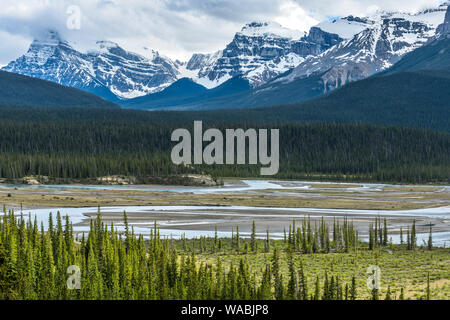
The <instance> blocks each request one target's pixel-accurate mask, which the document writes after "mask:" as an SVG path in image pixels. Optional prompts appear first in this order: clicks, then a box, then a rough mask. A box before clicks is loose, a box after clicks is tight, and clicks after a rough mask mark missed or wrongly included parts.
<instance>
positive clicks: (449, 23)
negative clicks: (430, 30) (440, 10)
mask: <svg viewBox="0 0 450 320" xmlns="http://www.w3.org/2000/svg"><path fill="white" fill-rule="evenodd" d="M444 37H447V38H448V37H450V5H449V6H448V8H447V13H446V14H445V20H444V23H442V24H440V25H439V26H438V27H437V30H436V38H444Z"/></svg>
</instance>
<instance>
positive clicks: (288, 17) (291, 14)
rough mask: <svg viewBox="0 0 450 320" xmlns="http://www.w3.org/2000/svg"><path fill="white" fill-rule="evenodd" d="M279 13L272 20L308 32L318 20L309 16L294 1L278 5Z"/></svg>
mask: <svg viewBox="0 0 450 320" xmlns="http://www.w3.org/2000/svg"><path fill="white" fill-rule="evenodd" d="M280 11H281V15H280V16H278V17H276V18H275V19H274V20H275V21H276V22H278V23H279V24H281V25H282V26H283V27H286V28H289V29H293V30H300V31H304V32H308V31H309V29H310V28H311V27H312V26H314V25H316V24H318V23H319V22H320V21H318V20H316V19H314V18H313V17H311V16H309V15H308V14H307V13H306V11H305V10H304V9H303V8H302V7H300V6H299V5H298V4H296V3H295V2H294V1H287V2H286V3H284V4H282V5H281V7H280Z"/></svg>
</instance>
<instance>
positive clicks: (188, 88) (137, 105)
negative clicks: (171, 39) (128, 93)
mask: <svg viewBox="0 0 450 320" xmlns="http://www.w3.org/2000/svg"><path fill="white" fill-rule="evenodd" d="M250 89H251V86H250V84H249V82H248V80H246V79H242V78H240V77H236V78H232V79H230V80H228V81H226V82H224V83H223V84H221V85H220V86H218V87H216V88H213V89H209V90H208V89H206V88H205V87H202V86H200V85H199V84H197V83H195V82H194V81H193V80H191V79H187V78H183V79H180V80H178V81H177V82H175V83H174V84H172V85H171V86H169V87H168V88H166V89H165V90H163V91H161V92H158V93H155V94H150V95H147V96H144V97H139V98H135V99H130V100H125V101H122V102H121V103H120V104H121V106H122V107H124V108H132V109H146V110H153V109H161V108H164V109H178V108H179V106H183V108H184V106H187V105H191V104H199V103H208V101H211V100H214V99H219V98H220V97H224V96H225V97H227V98H226V99H228V98H229V96H232V95H236V94H239V93H241V92H247V91H249V90H250Z"/></svg>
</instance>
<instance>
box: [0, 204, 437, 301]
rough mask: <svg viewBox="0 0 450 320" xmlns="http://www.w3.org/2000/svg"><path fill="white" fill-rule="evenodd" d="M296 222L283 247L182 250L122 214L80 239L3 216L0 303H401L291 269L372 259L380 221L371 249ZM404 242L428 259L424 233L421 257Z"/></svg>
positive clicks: (347, 228) (187, 246) (348, 230)
mask: <svg viewBox="0 0 450 320" xmlns="http://www.w3.org/2000/svg"><path fill="white" fill-rule="evenodd" d="M99 210H100V209H99ZM63 220H65V221H63ZM54 221H56V222H55V223H54ZM297 223H298V224H297V226H296V225H295V221H294V222H293V224H292V225H291V226H290V228H289V232H288V234H285V238H284V240H277V241H274V240H272V239H271V238H270V234H269V231H267V237H266V239H257V238H256V232H255V230H256V227H255V224H253V231H252V233H251V235H250V237H249V238H247V239H243V238H241V236H240V235H239V229H237V230H236V233H235V234H234V235H233V237H232V239H221V238H218V237H217V234H216V236H215V237H211V238H204V237H201V238H200V239H194V240H189V241H188V240H186V239H181V240H172V239H167V238H166V239H162V238H161V237H160V235H159V231H158V229H157V228H156V225H155V228H154V229H151V230H150V234H149V239H148V240H144V237H143V236H142V235H139V237H136V235H135V234H134V231H133V228H132V227H129V225H128V218H127V215H126V213H124V233H118V232H117V230H116V229H115V228H114V226H106V225H105V224H104V223H103V222H102V220H101V213H100V211H99V214H98V215H97V218H96V219H95V220H91V225H90V231H89V232H88V234H87V236H85V234H84V233H83V234H82V236H79V235H75V234H74V232H73V227H72V225H71V223H70V221H69V220H68V218H65V219H64V218H63V217H61V215H60V214H59V213H58V214H57V216H56V220H53V218H52V216H51V215H50V217H49V228H48V232H44V231H43V227H42V226H41V227H40V226H38V225H37V223H36V220H35V221H34V222H33V221H32V219H31V217H30V219H27V220H26V219H24V218H23V217H20V218H17V216H14V213H13V212H12V211H10V212H9V213H6V212H5V214H4V215H3V217H2V219H1V223H0V299H40V300H42V299H44V300H45V299H127V300H129V299H133V300H134V299H151V300H154V299H164V300H168V299H190V300H195V299H220V300H236V299H245V300H249V299H262V300H270V299H278V300H284V299H289V300H296V299H298V300H355V299H361V298H366V299H367V298H368V297H367V295H362V293H363V292H365V293H366V294H367V293H369V297H370V298H371V299H374V300H378V299H386V300H390V299H394V298H397V299H404V291H403V288H402V289H401V292H400V293H398V292H397V295H396V296H394V295H393V293H391V291H390V285H388V287H387V290H386V291H385V292H386V293H385V295H384V296H381V294H380V292H381V291H380V288H379V287H376V286H374V287H373V288H372V290H371V291H369V292H368V289H367V288H364V287H361V284H360V281H359V280H358V282H357V281H356V275H355V274H353V275H352V276H351V280H350V279H349V281H347V282H344V281H343V280H342V278H340V275H339V274H336V273H334V274H328V272H327V271H325V272H324V273H323V274H321V276H320V277H319V276H318V275H317V276H316V277H314V278H312V279H311V278H309V277H308V274H309V271H310V270H308V269H307V268H306V267H304V266H303V263H302V262H301V260H300V263H298V260H297V258H299V257H302V256H304V257H305V258H306V257H310V258H314V257H316V258H317V257H319V256H323V255H325V256H326V255H331V254H333V253H339V254H347V253H351V256H354V258H353V259H356V257H357V256H358V255H360V254H361V253H363V252H365V253H368V254H371V255H375V256H378V255H379V252H380V251H379V250H384V249H383V248H386V247H389V248H391V249H393V245H392V244H391V243H389V240H388V233H387V225H386V221H384V224H382V222H381V220H379V219H377V220H376V221H375V224H374V226H375V228H374V229H373V226H372V227H371V240H370V244H369V247H367V245H366V244H362V243H360V242H359V241H358V234H357V232H356V231H355V230H354V229H353V224H352V222H351V221H348V220H344V221H343V222H339V221H334V223H333V224H332V225H328V224H327V223H325V222H324V221H323V220H321V221H320V222H319V223H317V221H315V222H314V223H312V222H311V219H310V218H305V219H303V220H302V221H300V222H297ZM407 234H408V235H407V246H405V245H401V246H399V248H397V249H398V250H402V252H408V251H411V252H417V255H420V252H422V251H423V252H427V251H428V252H429V251H433V250H435V249H434V248H433V246H432V245H431V243H432V242H431V241H432V240H431V233H430V240H429V245H428V247H421V248H419V247H417V245H416V235H415V228H414V225H413V226H412V228H411V232H410V231H409V229H408V232H407ZM436 250H438V249H436ZM358 252H360V253H358ZM205 254H210V255H211V256H212V257H215V258H216V259H217V260H216V261H215V262H214V263H213V264H211V263H207V262H206V263H205V262H203V261H200V259H199V258H198V257H200V256H204V255H205ZM249 254H253V255H254V254H262V255H264V256H266V257H267V258H268V259H267V260H266V259H265V260H264V261H265V262H263V263H261V265H260V266H259V268H257V269H252V268H251V267H250V266H249V264H248V263H247V262H246V257H247V255H249ZM226 255H233V256H236V257H238V259H239V263H238V264H237V265H234V264H233V263H231V264H229V263H225V262H222V260H221V259H222V257H223V258H224V259H225V257H226ZM284 259H285V260H286V261H283V260H284ZM284 263H287V266H288V267H287V270H285V269H286V268H284V267H283V266H282V265H283V264H284ZM69 266H76V267H75V268H73V267H72V269H68V267H69ZM67 270H69V272H67ZM77 270H78V271H79V273H78V274H77V273H76V272H77ZM74 272H75V273H74ZM429 282H430V276H429V274H428V287H427V291H426V295H424V296H422V297H420V298H421V299H430V283H429ZM69 288H70V289H69ZM73 289H76V290H73ZM385 289H386V288H385Z"/></svg>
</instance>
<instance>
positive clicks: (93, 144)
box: [0, 109, 450, 183]
mask: <svg viewBox="0 0 450 320" xmlns="http://www.w3.org/2000/svg"><path fill="white" fill-rule="evenodd" d="M0 113H1V114H2V116H4V117H3V118H2V119H1V120H0V135H1V137H2V139H1V140H0V178H4V179H7V181H16V182H17V181H20V179H21V178H23V177H25V176H46V177H49V178H50V181H52V182H54V183H63V182H66V183H67V182H71V180H74V179H77V180H80V181H83V180H88V179H90V178H96V177H102V176H108V175H126V176H133V177H135V178H137V181H138V182H141V183H146V181H148V179H149V177H155V176H156V177H164V176H174V175H179V174H183V173H207V174H210V175H212V176H213V177H216V178H220V177H256V176H258V175H259V167H258V166H245V165H239V166H238V165H221V166H194V167H189V168H188V167H182V166H174V165H173V164H172V163H171V161H170V152H171V149H172V147H173V146H174V145H175V143H172V142H171V140H170V137H171V133H172V131H173V130H174V129H176V128H187V129H191V128H192V125H193V122H186V121H180V120H179V119H173V118H171V117H172V116H173V115H169V113H167V117H168V118H167V119H166V120H167V121H162V120H161V118H160V115H159V116H156V117H155V119H153V118H152V113H148V112H147V113H145V115H142V116H141V114H140V113H136V112H134V111H130V112H122V111H108V112H107V113H106V112H105V111H101V110H92V111H91V110H90V111H89V112H86V111H82V110H77V109H71V110H66V111H64V113H61V111H54V112H50V111H48V114H49V117H48V119H47V120H44V119H42V118H41V116H45V114H46V112H45V111H44V110H42V114H41V113H39V112H36V111H35V110H34V111H33V110H30V111H29V112H26V113H24V112H21V111H16V112H9V111H8V110H7V109H3V110H1V112H0ZM208 127H214V128H218V129H220V130H222V131H223V132H224V130H225V129H226V128H244V129H245V128H255V129H258V128H267V129H270V128H279V129H280V137H281V138H280V171H279V173H278V175H277V176H276V178H281V179H314V180H320V179H323V180H347V181H355V180H359V181H389V182H391V181H392V182H409V183H448V182H449V181H450V134H448V133H446V132H435V131H430V130H425V129H413V128H406V127H384V126H373V125H367V124H356V123H355V124H339V123H309V124H307V123H272V124H270V123H269V124H268V123H251V122H250V123H249V122H243V123H217V122H206V123H205V125H204V130H206V129H207V128H208ZM191 132H192V131H191Z"/></svg>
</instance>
